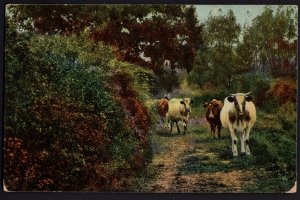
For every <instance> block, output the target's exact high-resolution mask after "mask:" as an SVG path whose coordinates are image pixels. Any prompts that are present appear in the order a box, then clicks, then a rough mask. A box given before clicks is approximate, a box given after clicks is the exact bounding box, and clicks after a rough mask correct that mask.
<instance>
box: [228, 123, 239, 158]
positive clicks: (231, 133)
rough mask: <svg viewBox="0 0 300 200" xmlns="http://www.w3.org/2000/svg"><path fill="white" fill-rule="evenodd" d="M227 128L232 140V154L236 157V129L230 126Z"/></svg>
mask: <svg viewBox="0 0 300 200" xmlns="http://www.w3.org/2000/svg"><path fill="white" fill-rule="evenodd" d="M229 130H230V135H231V141H232V154H233V156H234V157H236V156H238V150H237V137H236V130H234V129H233V127H231V126H229Z"/></svg>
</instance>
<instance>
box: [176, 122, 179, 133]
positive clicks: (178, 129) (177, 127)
mask: <svg viewBox="0 0 300 200" xmlns="http://www.w3.org/2000/svg"><path fill="white" fill-rule="evenodd" d="M176 126H177V132H178V133H180V129H179V126H178V122H176Z"/></svg>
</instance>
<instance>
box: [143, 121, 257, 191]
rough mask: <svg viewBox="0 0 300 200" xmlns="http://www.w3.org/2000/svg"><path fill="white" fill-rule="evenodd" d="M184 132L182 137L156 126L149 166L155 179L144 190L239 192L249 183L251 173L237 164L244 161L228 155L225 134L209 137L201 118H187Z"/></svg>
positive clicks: (227, 137)
mask: <svg viewBox="0 0 300 200" xmlns="http://www.w3.org/2000/svg"><path fill="white" fill-rule="evenodd" d="M180 128H181V130H182V126H180ZM188 129H189V133H188V134H185V135H184V134H183V133H180V134H178V133H177V131H176V132H173V133H172V134H170V133H169V132H168V130H166V129H163V128H161V127H160V128H159V129H158V131H157V133H155V134H154V135H153V138H152V148H153V153H154V155H153V160H152V163H151V164H150V166H151V167H153V168H154V169H155V170H156V176H155V178H154V179H153V180H152V181H151V182H150V183H149V184H148V185H147V188H146V189H145V191H148V192H243V188H245V187H246V186H249V185H250V184H252V182H253V179H254V178H253V173H252V172H251V171H248V170H247V168H245V167H241V165H240V162H244V161H245V162H247V158H238V159H233V158H232V156H231V151H230V145H231V141H230V137H229V135H228V133H227V135H223V138H222V139H213V138H211V137H210V136H209V128H208V123H207V122H206V120H205V119H204V118H193V119H191V120H190V122H189V127H188ZM173 130H174V129H173ZM175 130H176V129H175ZM223 132H224V130H223Z"/></svg>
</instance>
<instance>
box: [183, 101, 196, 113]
mask: <svg viewBox="0 0 300 200" xmlns="http://www.w3.org/2000/svg"><path fill="white" fill-rule="evenodd" d="M193 102H194V101H193V100H191V98H183V99H182V100H181V101H180V103H181V104H183V105H184V108H185V112H186V113H191V112H192V107H191V104H192V103H193Z"/></svg>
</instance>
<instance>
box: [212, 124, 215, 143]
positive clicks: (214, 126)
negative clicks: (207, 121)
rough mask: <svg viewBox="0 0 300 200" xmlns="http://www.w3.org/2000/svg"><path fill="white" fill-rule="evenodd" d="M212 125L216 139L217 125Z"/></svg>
mask: <svg viewBox="0 0 300 200" xmlns="http://www.w3.org/2000/svg"><path fill="white" fill-rule="evenodd" d="M212 127H213V130H212V131H213V135H214V139H216V125H215V124H213V125H212Z"/></svg>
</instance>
